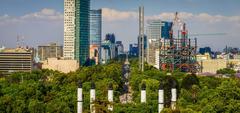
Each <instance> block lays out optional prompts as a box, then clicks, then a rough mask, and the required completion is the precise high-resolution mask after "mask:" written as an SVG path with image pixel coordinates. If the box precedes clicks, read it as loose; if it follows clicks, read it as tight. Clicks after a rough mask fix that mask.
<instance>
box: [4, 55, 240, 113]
mask: <svg viewBox="0 0 240 113" xmlns="http://www.w3.org/2000/svg"><path fill="white" fill-rule="evenodd" d="M130 64H131V75H130V80H129V83H130V86H131V89H132V90H133V102H132V103H128V104H121V103H120V100H119V96H120V95H121V94H122V92H123V87H122V86H123V82H122V65H123V62H121V61H112V62H110V63H109V64H106V65H96V66H90V67H82V68H81V69H79V70H77V71H76V72H71V73H68V74H64V73H61V72H58V71H52V70H35V71H33V72H31V73H20V72H18V73H14V74H12V75H10V76H2V77H1V78H0V113H45V112H46V113H76V110H77V86H78V81H79V80H81V81H82V83H83V95H84V101H83V105H84V112H86V113H88V112H89V109H90V108H89V105H90V103H89V90H90V88H91V82H94V83H95V84H96V101H95V108H96V111H97V113H108V112H110V111H108V110H107V104H108V102H107V89H108V85H109V84H113V89H114V103H113V105H114V111H113V112H114V113H157V109H158V87H159V84H160V83H161V82H162V83H163V84H164V93H165V97H164V101H165V105H164V106H165V108H164V110H163V111H162V112H164V113H178V112H183V113H193V112H199V113H200V112H204V113H224V112H225V113H240V80H239V79H237V78H234V77H231V78H217V77H203V76H196V75H193V74H187V73H182V72H178V71H176V72H173V73H172V75H171V76H170V75H167V74H166V73H167V72H163V71H159V70H157V69H155V68H154V67H151V66H148V65H147V64H146V65H145V71H144V72H143V73H142V72H139V71H138V68H137V67H138V65H137V60H134V59H132V60H131V61H130ZM174 80H175V81H177V91H178V100H177V109H175V110H171V108H170V98H171V95H170V93H171V92H170V91H171V89H170V88H171V81H174ZM143 83H145V84H146V92H147V103H145V104H141V103H140V89H141V85H142V84H143Z"/></svg>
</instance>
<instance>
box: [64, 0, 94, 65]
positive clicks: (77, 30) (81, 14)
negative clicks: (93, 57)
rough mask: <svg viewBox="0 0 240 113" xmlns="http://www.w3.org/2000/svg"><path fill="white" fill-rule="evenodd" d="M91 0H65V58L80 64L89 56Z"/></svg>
mask: <svg viewBox="0 0 240 113" xmlns="http://www.w3.org/2000/svg"><path fill="white" fill-rule="evenodd" d="M89 12H90V0H64V53H63V54H64V58H65V59H75V60H77V61H78V62H79V64H80V65H83V64H85V62H86V60H87V59H88V58H89V37H90V36H89Z"/></svg>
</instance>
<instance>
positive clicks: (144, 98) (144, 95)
mask: <svg viewBox="0 0 240 113" xmlns="http://www.w3.org/2000/svg"><path fill="white" fill-rule="evenodd" d="M141 103H146V85H145V84H144V83H143V84H142V89H141Z"/></svg>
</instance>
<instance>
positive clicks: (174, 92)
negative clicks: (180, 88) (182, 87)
mask: <svg viewBox="0 0 240 113" xmlns="http://www.w3.org/2000/svg"><path fill="white" fill-rule="evenodd" d="M171 94H172V98H171V108H172V109H173V110H174V109H176V102H177V84H176V82H175V81H174V82H173V84H172V89H171Z"/></svg>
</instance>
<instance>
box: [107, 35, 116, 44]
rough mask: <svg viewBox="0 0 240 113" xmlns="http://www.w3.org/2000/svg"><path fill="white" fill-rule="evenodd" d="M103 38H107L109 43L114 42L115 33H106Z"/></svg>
mask: <svg viewBox="0 0 240 113" xmlns="http://www.w3.org/2000/svg"><path fill="white" fill-rule="evenodd" d="M105 40H109V41H110V42H111V43H113V44H114V43H115V35H114V34H113V33H112V34H111V33H108V34H106V37H105Z"/></svg>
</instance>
